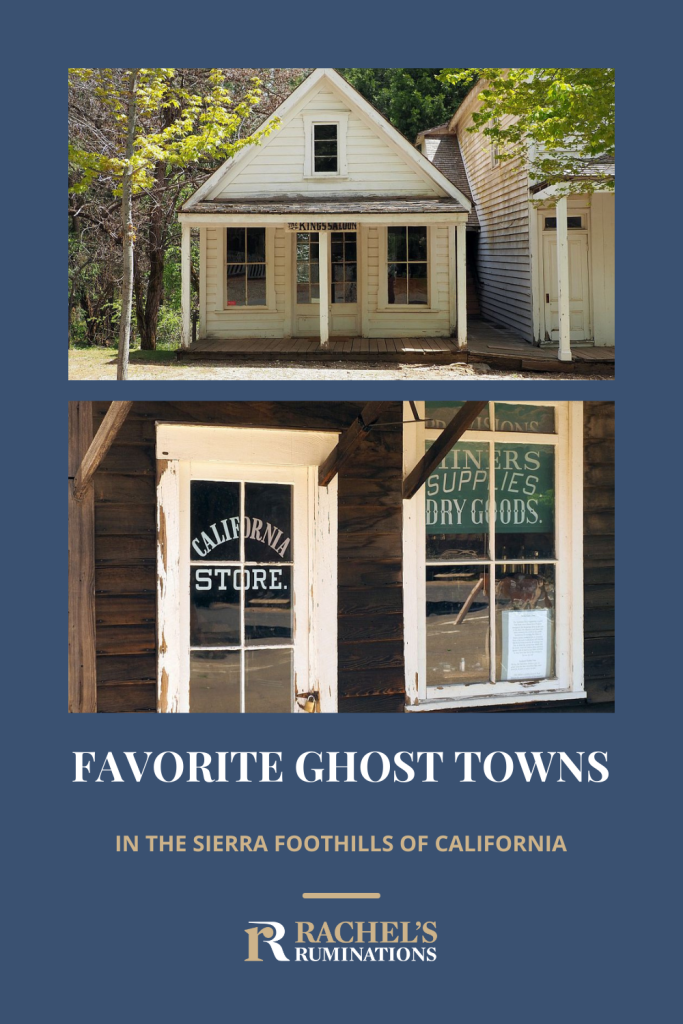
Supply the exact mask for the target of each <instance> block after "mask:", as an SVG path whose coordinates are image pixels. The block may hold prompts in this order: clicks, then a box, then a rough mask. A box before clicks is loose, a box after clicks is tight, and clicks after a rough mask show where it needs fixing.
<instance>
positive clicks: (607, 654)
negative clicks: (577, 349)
mask: <svg viewBox="0 0 683 1024" xmlns="http://www.w3.org/2000/svg"><path fill="white" fill-rule="evenodd" d="M583 409H584V438H585V441H584V581H583V582H584V605H585V620H584V660H585V678H586V691H587V693H588V701H589V703H590V704H600V703H605V702H611V701H613V700H614V677H615V641H614V618H615V597H614V584H615V566H614V536H615V530H614V436H615V419H614V402H584V407H583Z"/></svg>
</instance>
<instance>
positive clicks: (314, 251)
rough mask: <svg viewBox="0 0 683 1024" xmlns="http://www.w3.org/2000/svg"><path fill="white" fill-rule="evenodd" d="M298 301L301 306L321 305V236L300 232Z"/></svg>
mask: <svg viewBox="0 0 683 1024" xmlns="http://www.w3.org/2000/svg"><path fill="white" fill-rule="evenodd" d="M296 301H297V305H299V306H310V305H314V304H319V303H320V235H319V234H318V233H317V232H299V233H298V234H297V236H296Z"/></svg>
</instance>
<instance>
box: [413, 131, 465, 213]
mask: <svg viewBox="0 0 683 1024" xmlns="http://www.w3.org/2000/svg"><path fill="white" fill-rule="evenodd" d="M417 142H418V145H422V143H423V142H424V143H425V156H426V157H427V159H428V160H429V161H431V163H433V164H434V166H435V167H436V168H437V169H438V170H439V171H441V173H442V174H445V175H446V177H447V178H448V179H449V180H450V181H452V182H453V184H454V185H455V187H456V188H457V189H458V191H460V192H461V193H462V194H463V195H464V196H466V197H467V198H468V199H469V201H470V203H471V204H472V209H471V210H470V215H469V218H468V220H467V226H468V228H472V229H473V230H475V229H478V228H479V218H478V216H477V211H476V209H475V205H474V199H473V198H472V190H471V189H470V183H469V181H468V180H467V171H466V170H465V161H464V160H463V157H462V153H461V151H460V143H459V142H458V138H457V136H456V135H454V134H453V133H452V132H451V131H450V130H449V128H448V125H447V124H442V125H439V127H438V128H430V129H428V130H427V131H424V132H420V134H419V135H418V137H417Z"/></svg>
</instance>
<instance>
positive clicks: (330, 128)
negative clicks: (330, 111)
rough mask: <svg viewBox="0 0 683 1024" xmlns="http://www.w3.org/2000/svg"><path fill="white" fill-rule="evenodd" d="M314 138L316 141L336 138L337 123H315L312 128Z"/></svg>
mask: <svg viewBox="0 0 683 1024" xmlns="http://www.w3.org/2000/svg"><path fill="white" fill-rule="evenodd" d="M313 131H314V133H315V134H314V138H315V140H316V142H317V141H318V140H319V139H323V140H325V139H336V138H337V125H336V124H316V125H314V128H313Z"/></svg>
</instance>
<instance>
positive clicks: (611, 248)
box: [590, 193, 616, 346]
mask: <svg viewBox="0 0 683 1024" xmlns="http://www.w3.org/2000/svg"><path fill="white" fill-rule="evenodd" d="M614 212H615V197H614V193H611V194H608V195H603V194H600V195H594V196H591V200H590V229H591V234H590V247H591V254H590V255H591V283H592V289H591V302H592V309H593V340H594V341H595V344H596V345H610V346H611V345H614V342H615V337H616V322H615V283H614V282H615V277H614V264H615V221H614Z"/></svg>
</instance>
